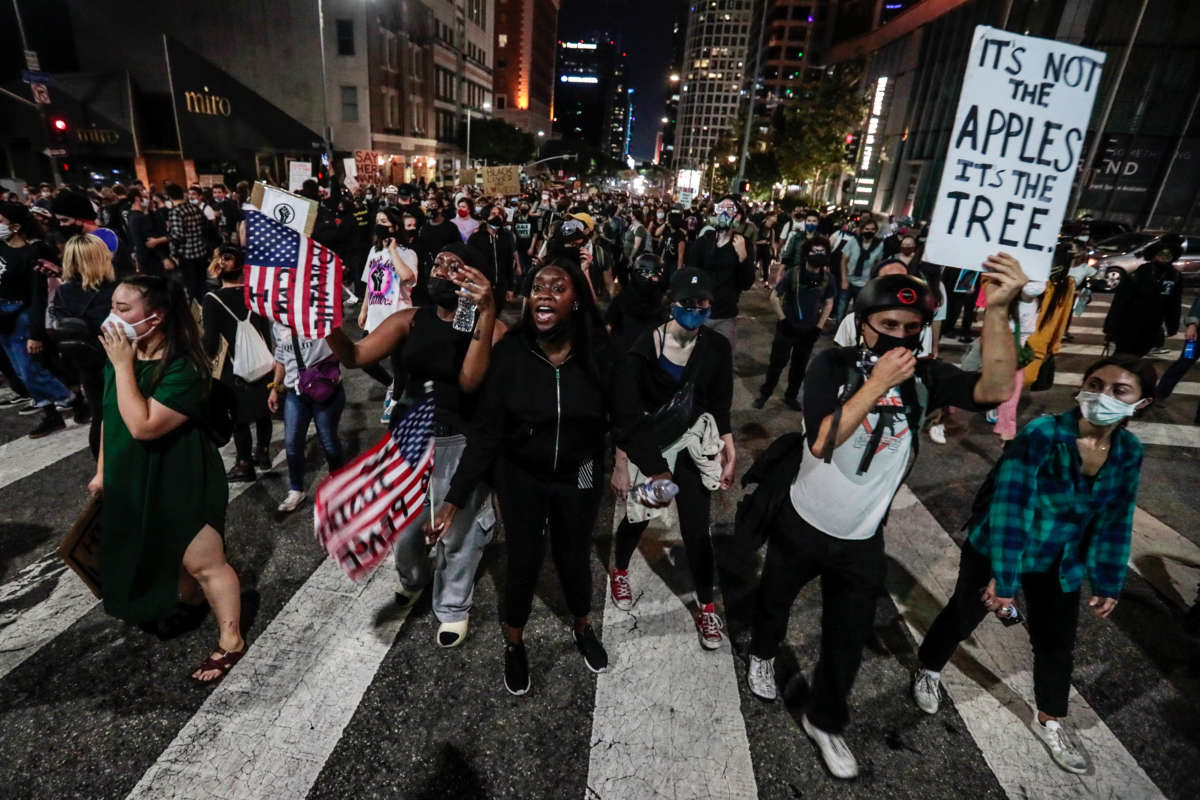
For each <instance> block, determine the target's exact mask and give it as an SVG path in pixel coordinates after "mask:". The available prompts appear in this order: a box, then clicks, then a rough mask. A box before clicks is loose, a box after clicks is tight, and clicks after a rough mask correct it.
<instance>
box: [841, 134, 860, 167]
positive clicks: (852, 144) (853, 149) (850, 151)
mask: <svg viewBox="0 0 1200 800" xmlns="http://www.w3.org/2000/svg"><path fill="white" fill-rule="evenodd" d="M857 157H858V134H857V133H847V134H846V150H845V153H844V155H843V158H844V159H845V160H846V161H848V162H850V163H853V162H854V160H855V159H856V158H857Z"/></svg>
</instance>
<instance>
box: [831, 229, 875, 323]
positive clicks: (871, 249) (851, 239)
mask: <svg viewBox="0 0 1200 800" xmlns="http://www.w3.org/2000/svg"><path fill="white" fill-rule="evenodd" d="M878 232H879V224H878V223H877V222H875V220H874V218H873V217H870V216H866V217H863V220H862V223H861V224H860V225H859V233H858V236H848V237H846V240H845V246H844V247H843V248H842V275H841V279H842V287H841V288H842V291H841V293H840V294H839V295H838V301H837V321H838V322H839V323H841V321H842V319H843V318H845V316H846V311H847V310H848V309H849V307H850V303H851V301H853V300H854V298H855V297H857V296H858V293H859V291H860V290H861V289H862V287H863V286H866V284H867V281H868V280H870V277H871V273H872V272H873V271H874V270H875V267H876V266H877V265H878V264H879V262H880V261H882V260H883V242H882V241H881V240H880V239H879V237H878V236H876V234H877V233H878Z"/></svg>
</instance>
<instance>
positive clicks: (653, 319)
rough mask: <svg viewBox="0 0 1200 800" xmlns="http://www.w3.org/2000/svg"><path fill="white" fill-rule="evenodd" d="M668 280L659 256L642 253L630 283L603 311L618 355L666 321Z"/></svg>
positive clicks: (631, 274) (631, 275) (631, 273)
mask: <svg viewBox="0 0 1200 800" xmlns="http://www.w3.org/2000/svg"><path fill="white" fill-rule="evenodd" d="M665 294H666V282H665V281H664V279H663V265H662V264H661V263H659V260H658V256H655V255H652V254H650V253H643V254H642V255H640V256H638V258H637V262H636V263H635V264H634V265H633V269H632V270H631V272H630V280H629V283H628V285H626V286H624V287H622V288H621V291H620V292H618V293H617V296H616V297H614V298H613V300H612V303H610V304H609V306H608V311H607V312H606V313H605V315H604V321H605V322H607V323H608V333H609V336H610V337H612V347H613V353H615V354H617V355H618V356H619V355H621V354H623V353H625V352H626V351H627V350H628V349H629V347H630V346H631V345H632V344H633V343H634V341H636V340H637V338H638V337H639V336H641V335H642V333H643V332H644V331H648V330H650V329H651V328H653V327H654V326H655V325H657V324H658V323H660V322H662V321H663V317H664V308H663V296H664V295H665Z"/></svg>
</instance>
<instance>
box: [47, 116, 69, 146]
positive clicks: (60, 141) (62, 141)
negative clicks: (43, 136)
mask: <svg viewBox="0 0 1200 800" xmlns="http://www.w3.org/2000/svg"><path fill="white" fill-rule="evenodd" d="M47 127H48V129H49V134H50V146H51V147H66V146H67V145H68V144H69V142H70V135H71V124H70V123H69V122H67V118H66V117H64V116H61V115H58V114H55V115H53V116H51V117H49V118H48V119H47Z"/></svg>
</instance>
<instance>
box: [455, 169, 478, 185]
mask: <svg viewBox="0 0 1200 800" xmlns="http://www.w3.org/2000/svg"><path fill="white" fill-rule="evenodd" d="M458 182H459V183H461V184H462V185H463V186H474V185H475V170H473V169H464V170H462V171H461V172H460V173H459V174H458Z"/></svg>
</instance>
